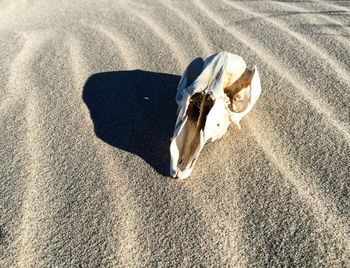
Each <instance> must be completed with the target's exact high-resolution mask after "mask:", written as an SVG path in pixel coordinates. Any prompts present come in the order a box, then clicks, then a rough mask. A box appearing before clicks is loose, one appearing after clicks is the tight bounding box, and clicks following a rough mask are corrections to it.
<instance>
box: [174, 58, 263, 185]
mask: <svg viewBox="0 0 350 268" xmlns="http://www.w3.org/2000/svg"><path fill="white" fill-rule="evenodd" d="M260 93H261V86H260V77H259V73H258V70H257V69H256V67H255V66H254V67H253V69H252V70H250V69H248V68H247V65H246V63H245V62H244V60H243V59H242V57H240V56H238V55H234V54H231V53H228V52H220V53H218V54H214V55H212V56H210V57H208V58H207V59H206V60H205V61H203V59H202V58H197V59H195V60H193V61H192V62H191V63H190V64H189V65H188V67H187V68H186V70H185V72H184V74H183V75H182V77H181V80H180V82H179V85H178V88H177V94H176V102H177V104H178V111H177V115H178V117H177V120H176V124H175V130H174V134H173V138H172V140H171V145H170V155H171V160H170V175H171V176H173V177H177V178H179V179H185V178H188V177H189V176H190V175H191V173H192V170H193V167H194V165H195V163H196V161H197V159H198V156H199V153H200V152H201V150H202V148H203V146H204V144H205V143H206V142H207V141H208V140H211V141H215V140H217V139H220V138H221V137H222V136H223V135H224V134H225V133H226V131H227V129H228V126H229V125H230V123H231V122H233V123H234V124H236V125H237V126H238V127H239V128H241V127H240V125H239V122H240V120H241V119H242V118H243V117H244V116H245V115H246V114H247V113H249V111H250V110H251V109H252V108H253V106H254V104H255V102H256V101H257V99H258V98H259V96H260Z"/></svg>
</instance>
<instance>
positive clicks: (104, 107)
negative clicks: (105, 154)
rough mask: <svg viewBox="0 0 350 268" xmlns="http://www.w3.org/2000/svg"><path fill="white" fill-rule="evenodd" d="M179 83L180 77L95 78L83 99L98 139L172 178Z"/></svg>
mask: <svg viewBox="0 0 350 268" xmlns="http://www.w3.org/2000/svg"><path fill="white" fill-rule="evenodd" d="M179 79H180V76H177V75H171V74H164V73H156V72H148V71H142V70H133V71H118V72H104V73H96V74H94V75H92V76H90V77H89V78H88V80H87V81H86V83H85V86H84V90H83V96H82V98H83V101H84V102H85V104H86V105H87V107H88V108H89V110H90V115H91V119H92V121H93V125H94V131H95V133H96V136H97V137H98V138H100V139H101V140H102V141H104V142H106V143H108V144H110V145H112V146H114V147H116V148H119V149H122V150H125V151H127V152H130V153H132V154H136V155H138V156H139V157H141V158H142V159H143V160H144V161H146V162H147V163H148V164H149V165H151V166H152V167H153V168H154V169H155V170H156V171H157V172H158V173H160V174H161V175H164V176H168V175H169V162H170V152H169V146H170V138H171V136H172V132H173V128H174V124H175V120H176V109H177V105H176V102H175V95H176V88H177V84H178V82H179Z"/></svg>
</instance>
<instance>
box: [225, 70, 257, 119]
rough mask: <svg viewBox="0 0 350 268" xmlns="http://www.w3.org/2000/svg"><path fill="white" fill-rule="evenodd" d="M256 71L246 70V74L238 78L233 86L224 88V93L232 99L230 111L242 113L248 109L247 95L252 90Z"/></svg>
mask: <svg viewBox="0 0 350 268" xmlns="http://www.w3.org/2000/svg"><path fill="white" fill-rule="evenodd" d="M254 72H255V69H253V70H250V69H248V68H246V69H245V71H244V73H243V74H242V75H241V76H240V78H238V79H237V80H236V81H235V82H234V83H233V84H232V85H230V86H228V87H226V88H224V93H225V94H226V95H227V97H228V98H229V99H230V105H229V109H230V110H231V111H232V112H236V113H238V112H242V111H243V110H244V109H245V108H246V104H247V103H248V100H247V96H248V97H249V95H250V94H246V91H247V90H250V85H251V83H252V79H253V76H254Z"/></svg>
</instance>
